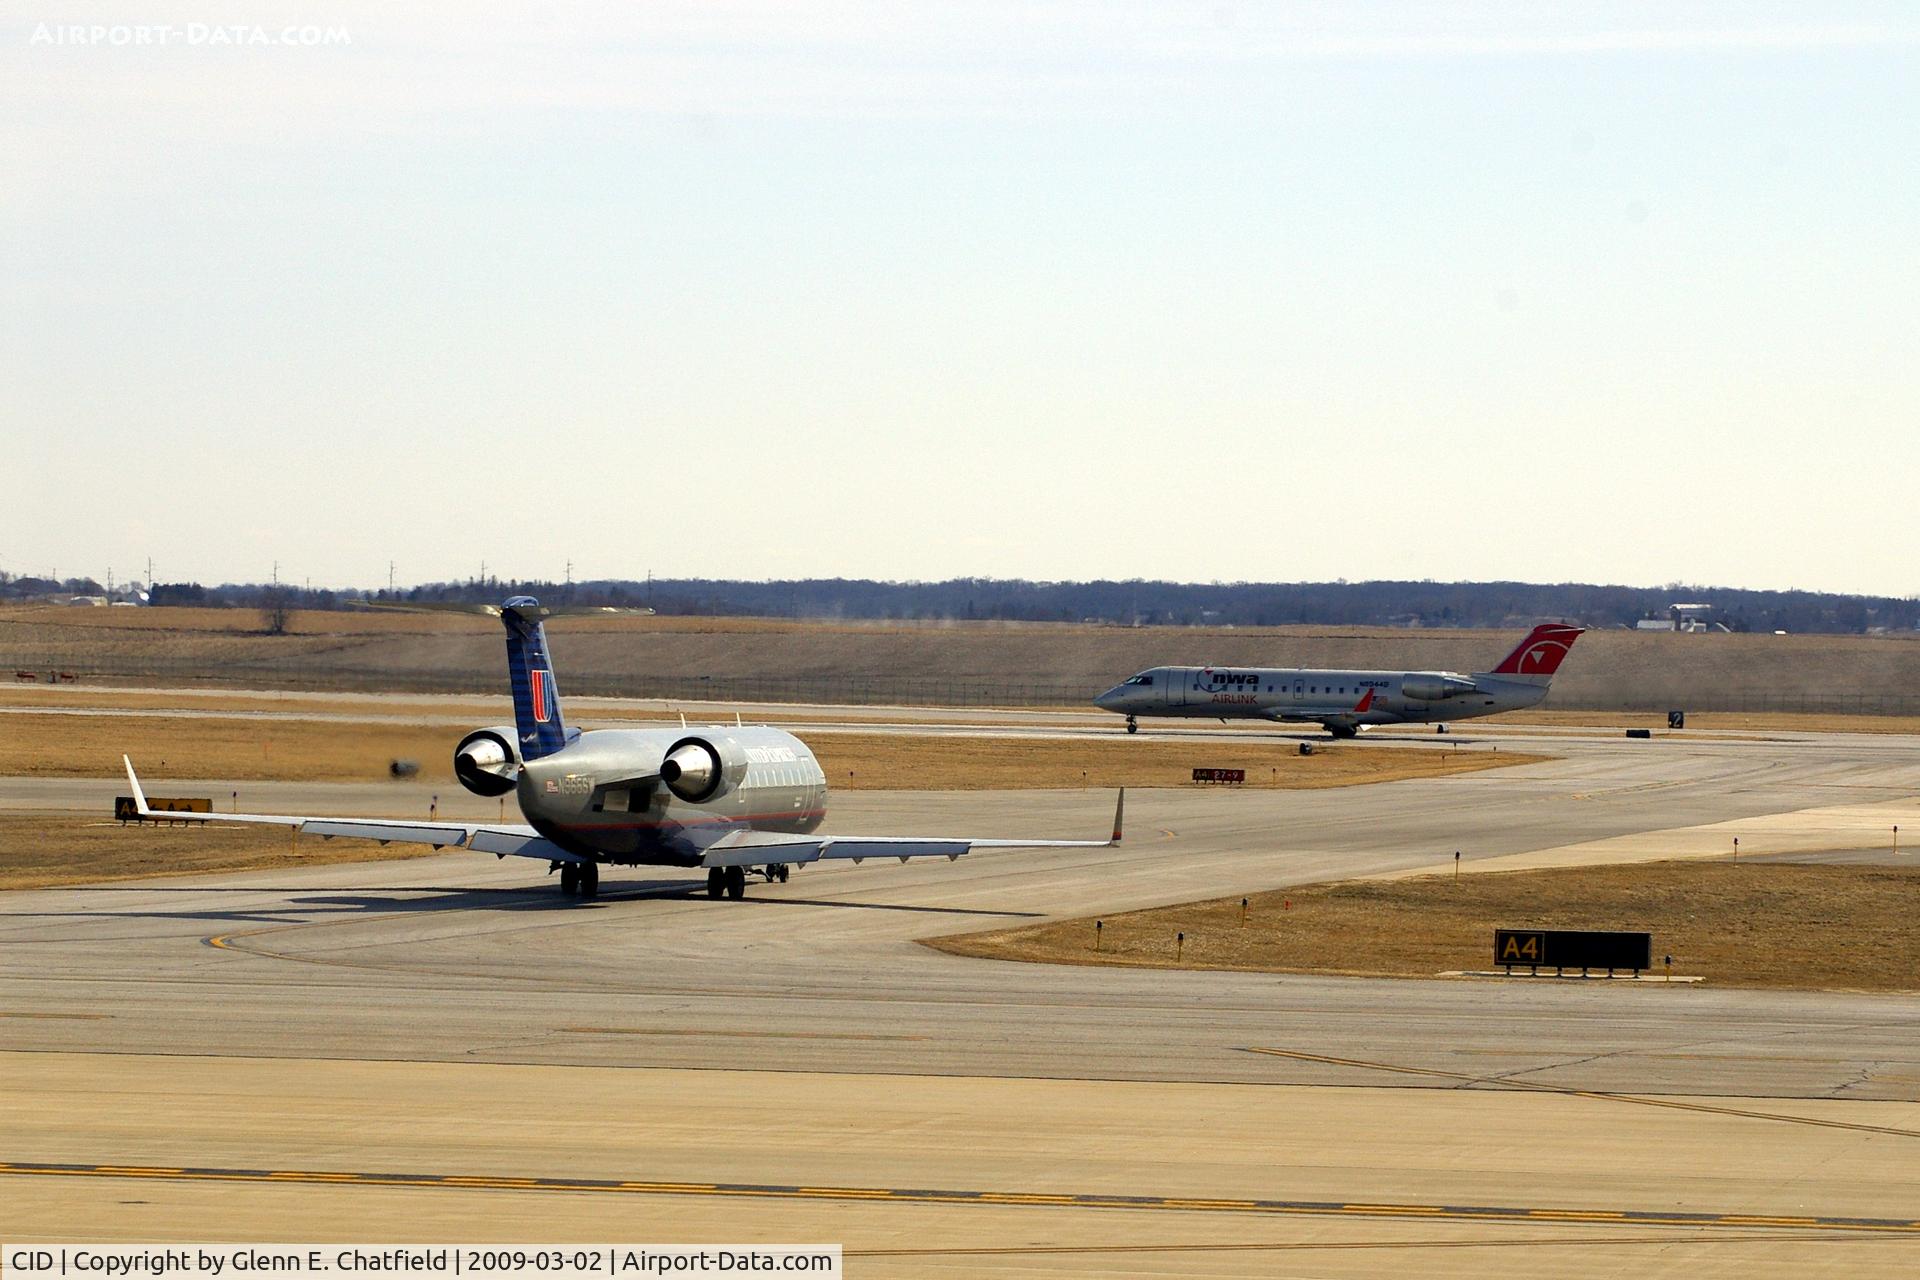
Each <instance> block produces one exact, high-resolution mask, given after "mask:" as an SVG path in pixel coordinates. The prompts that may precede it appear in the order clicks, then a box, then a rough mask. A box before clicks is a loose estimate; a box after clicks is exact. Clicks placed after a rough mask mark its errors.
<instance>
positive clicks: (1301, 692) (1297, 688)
mask: <svg viewBox="0 0 1920 1280" xmlns="http://www.w3.org/2000/svg"><path fill="white" fill-rule="evenodd" d="M1306 696H1307V682H1306V681H1305V680H1295V681H1294V682H1293V700H1294V701H1295V702H1299V701H1300V700H1301V699H1303V698H1305V697H1306Z"/></svg>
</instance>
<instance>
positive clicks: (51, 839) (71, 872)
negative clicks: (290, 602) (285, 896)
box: [0, 813, 546, 889]
mask: <svg viewBox="0 0 1920 1280" xmlns="http://www.w3.org/2000/svg"><path fill="white" fill-rule="evenodd" d="M434 852H435V850H434V849H433V848H432V847H431V846H429V845H423V844H391V845H387V846H385V847H382V846H381V845H378V844H376V843H374V842H373V841H371V840H322V839H320V838H319V837H317V836H301V837H299V839H298V842H297V843H296V842H295V840H294V837H293V836H292V835H291V834H290V833H289V831H288V829H287V828H285V827H240V826H223V825H218V824H200V823H193V824H187V823H181V824H178V825H175V826H142V825H138V824H135V823H128V824H127V825H125V826H122V825H121V824H119V823H117V822H113V821H109V820H107V819H105V818H88V817H76V816H74V815H73V814H70V813H9V814H4V815H0V889H46V888H53V887H57V886H62V885H79V884H97V883H100V882H102V881H109V880H136V879H143V878H145V877H148V876H164V875H179V874H183V873H188V872H204V871H271V870H274V869H276V868H280V867H296V866H299V867H304V866H311V865H314V864H316V863H327V862H383V861H386V860H388V859H392V858H418V857H425V856H427V855H429V854H432V853H434ZM545 869H546V864H544V863H529V864H528V870H529V871H544V870H545Z"/></svg>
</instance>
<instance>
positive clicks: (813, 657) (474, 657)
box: [0, 607, 1920, 727]
mask: <svg viewBox="0 0 1920 1280" xmlns="http://www.w3.org/2000/svg"><path fill="white" fill-rule="evenodd" d="M552 634H553V641H554V647H555V650H556V655H557V658H558V661H559V662H560V664H561V683H562V685H563V686H567V687H570V688H572V689H574V690H575V691H584V690H585V689H588V688H594V689H599V690H602V691H605V692H614V693H619V692H636V693H638V692H646V691H648V690H651V689H660V688H668V687H679V688H683V689H684V688H685V683H684V682H687V681H692V680H700V681H711V682H712V686H711V687H712V688H715V689H719V690H721V691H722V694H723V696H727V695H726V694H725V690H726V689H727V687H728V686H729V685H732V686H733V687H734V688H736V689H738V688H743V687H745V686H744V685H742V683H741V682H743V681H748V680H752V681H757V682H760V686H759V687H762V688H768V689H772V688H779V689H783V690H785V691H786V692H787V696H792V697H796V698H802V699H807V698H835V699H836V700H846V699H847V698H852V699H854V700H883V699H885V698H889V697H910V698H912V699H914V700H920V699H923V698H925V699H935V698H938V697H940V696H942V695H941V694H940V693H939V690H941V689H943V688H945V689H949V690H951V689H955V688H960V689H970V690H972V691H973V692H972V693H963V694H952V693H949V694H947V695H945V696H948V697H958V698H959V699H960V700H962V701H966V700H969V699H972V700H977V699H978V698H980V697H987V696H991V697H996V698H1006V699H1010V700H1014V701H1019V700H1021V699H1023V698H1033V697H1038V698H1041V699H1046V698H1053V697H1058V696H1067V695H1069V694H1071V693H1072V691H1075V690H1081V689H1084V690H1085V691H1086V696H1088V697H1091V696H1092V695H1093V694H1094V693H1095V692H1096V691H1098V690H1100V689H1103V688H1106V687H1107V686H1108V685H1111V684H1112V683H1113V682H1114V681H1116V680H1119V679H1122V678H1124V677H1125V676H1128V675H1130V674H1132V673H1133V672H1135V671H1139V670H1142V669H1144V668H1147V667H1151V666H1156V665H1160V664H1163V663H1195V664H1200V663H1212V664H1215V665H1222V664H1230V665H1242V666H1244V665H1253V666H1302V667H1334V668H1350V669H1362V670H1457V671H1475V670H1485V669H1486V668H1487V667H1488V666H1490V665H1491V664H1492V663H1494V662H1495V661H1497V660H1498V659H1499V657H1500V656H1501V655H1502V654H1504V653H1505V652H1506V651H1507V650H1508V649H1510V648H1511V647H1512V645H1513V643H1514V641H1515V640H1517V639H1518V638H1519V635H1520V631H1519V629H1518V628H1515V629H1510V630H1509V629H1503V630H1500V631H1451V630H1442V629H1433V630H1393V629H1389V628H1380V627H1243V628H1201V627H1194V628H1179V627H1139V628H1133V627H1100V626H1086V625H1076V624H1067V623H977V622H976V623H907V622H878V621H863V622H825V621H796V620H793V619H769V618H681V617H668V618H641V617H601V618H597V617H581V618H563V619H559V620H556V621H555V623H554V624H553V627H552ZM499 635H500V632H499V624H498V623H497V622H494V621H493V620H491V619H489V618H485V617H478V616H471V615H459V614H389V613H381V614H365V613H361V614H355V613H337V614H322V613H301V614H297V615H296V617H295V619H294V624H293V634H290V635H286V636H267V635H264V634H262V632H261V628H260V625H259V617H258V614H257V612H256V611H253V610H195V609H154V610H139V609H77V608H66V607H57V608H47V607H41V608H32V609H21V608H12V609H0V655H3V657H0V660H11V661H13V662H15V664H16V665H25V666H31V667H34V668H37V669H39V670H43V671H44V670H45V669H46V668H48V667H54V668H57V669H68V670H73V671H77V672H81V673H98V674H99V675H100V676H101V677H102V678H124V679H128V680H132V681H135V682H141V683H155V682H163V683H168V684H186V683H195V684H198V683H208V684H218V683H226V684H235V683H245V684H255V685H269V686H280V687H290V688H302V687H329V688H342V689H362V690H392V689H396V688H413V689H436V688H445V689H474V690H491V689H494V688H497V687H498V683H499V678H500V666H501V652H500V640H499ZM569 681H573V682H574V683H572V684H569ZM670 682H672V683H670ZM1916 682H1920V637H1917V636H1914V635H1906V634H1903V635H1872V636H1824V635H1805V636H1800V635H1796V636H1773V635H1704V636H1695V635H1679V634H1676V633H1671V632H1668V633H1658V632H1635V631H1620V630H1606V631H1595V632H1593V633H1591V634H1590V635H1588V636H1587V637H1585V638H1583V639H1582V640H1581V642H1580V646H1579V648H1577V649H1576V650H1575V651H1574V653H1573V655H1572V657H1571V658H1570V659H1569V660H1568V662H1567V665H1566V667H1565V668H1564V669H1563V670H1562V671H1561V672H1560V674H1559V677H1558V679H1557V680H1556V681H1555V684H1554V699H1555V703H1556V705H1557V706H1563V707H1570V706H1585V707H1621V706H1636V707H1646V706H1649V705H1651V706H1653V707H1656V708H1664V707H1669V706H1673V707H1685V708H1688V709H1689V710H1690V711H1691V710H1696V709H1697V708H1699V707H1700V706H1702V705H1709V704H1712V705H1720V706H1740V705H1748V706H1758V707H1767V708H1788V707H1799V706H1807V705H1812V706H1830V707H1844V708H1846V709H1847V710H1849V711H1853V712H1858V713H1867V714H1868V717H1869V718H1870V717H1871V713H1874V712H1877V711H1880V710H1895V711H1900V710H1907V709H1910V707H1909V706H1908V704H1905V703H1904V702H1903V701H1902V700H1903V699H1904V698H1905V697H1907V696H1908V693H1907V691H1910V690H1912V689H1913V688H1915V687H1916ZM808 690H814V691H815V692H812V693H809V692H808ZM888 690H891V692H889V691H888ZM1023 690H1024V691H1025V692H1022V691H1023ZM835 691H838V695H837V696H836V692H835ZM987 691H997V692H987ZM742 696H744V695H742ZM1826 719H1827V717H1824V716H1816V717H1813V718H1812V719H1811V720H1810V721H1808V722H1802V723H1800V724H1796V725H1791V726H1786V727H1819V724H1820V723H1821V722H1823V721H1825V720H1826Z"/></svg>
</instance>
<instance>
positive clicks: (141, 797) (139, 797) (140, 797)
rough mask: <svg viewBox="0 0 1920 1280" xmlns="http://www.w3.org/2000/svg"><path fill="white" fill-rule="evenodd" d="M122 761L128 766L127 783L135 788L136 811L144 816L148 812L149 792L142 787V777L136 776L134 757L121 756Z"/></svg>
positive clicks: (134, 806)
mask: <svg viewBox="0 0 1920 1280" xmlns="http://www.w3.org/2000/svg"><path fill="white" fill-rule="evenodd" d="M120 762H121V763H122V764H124V765H126V766H127V785H128V786H130V787H132V788H133V808H134V812H136V813H138V814H139V815H140V816H141V817H143V818H144V817H146V816H147V813H148V809H147V793H146V792H145V791H142V790H141V789H140V779H139V778H137V777H135V776H134V772H133V761H132V759H130V758H129V757H127V756H121V757H120Z"/></svg>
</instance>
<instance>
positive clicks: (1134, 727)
mask: <svg viewBox="0 0 1920 1280" xmlns="http://www.w3.org/2000/svg"><path fill="white" fill-rule="evenodd" d="M1127 732H1128V733H1138V732H1140V722H1139V721H1138V720H1135V719H1134V718H1133V717H1132V716H1128V717H1127Z"/></svg>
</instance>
